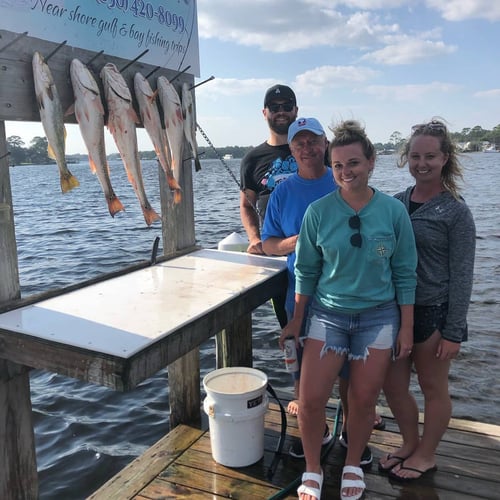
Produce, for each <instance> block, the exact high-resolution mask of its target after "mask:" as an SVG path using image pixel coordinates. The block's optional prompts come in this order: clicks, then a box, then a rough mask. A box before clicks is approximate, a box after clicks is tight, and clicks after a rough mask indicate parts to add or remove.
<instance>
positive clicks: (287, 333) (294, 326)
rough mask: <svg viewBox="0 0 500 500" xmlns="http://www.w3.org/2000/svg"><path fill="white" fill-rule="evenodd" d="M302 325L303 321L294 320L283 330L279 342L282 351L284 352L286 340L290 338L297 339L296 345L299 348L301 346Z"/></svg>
mask: <svg viewBox="0 0 500 500" xmlns="http://www.w3.org/2000/svg"><path fill="white" fill-rule="evenodd" d="M301 325H302V321H298V320H296V319H294V318H292V319H291V320H290V321H289V322H288V323H287V325H286V326H285V328H283V330H281V335H280V338H279V340H278V343H279V346H280V349H281V350H283V343H284V342H285V339H288V338H294V339H295V345H296V347H298V344H299V335H300V327H301Z"/></svg>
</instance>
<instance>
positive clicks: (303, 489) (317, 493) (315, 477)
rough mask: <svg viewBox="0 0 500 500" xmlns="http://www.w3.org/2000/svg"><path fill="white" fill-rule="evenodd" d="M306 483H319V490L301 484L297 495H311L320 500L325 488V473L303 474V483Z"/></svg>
mask: <svg viewBox="0 0 500 500" xmlns="http://www.w3.org/2000/svg"><path fill="white" fill-rule="evenodd" d="M305 481H315V482H316V483H318V487H317V488H313V487H312V486H306V485H305V484H301V485H300V486H299V487H298V489H297V494H298V495H300V494H301V493H302V494H305V495H311V496H312V497H316V498H317V499H318V500H320V498H321V489H322V488H323V471H321V474H316V473H315V472H304V474H302V483H304V482H305Z"/></svg>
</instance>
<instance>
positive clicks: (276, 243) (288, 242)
mask: <svg viewBox="0 0 500 500" xmlns="http://www.w3.org/2000/svg"><path fill="white" fill-rule="evenodd" d="M298 238H299V235H298V234H296V235H295V236H290V237H288V238H277V237H274V236H273V237H271V238H267V240H265V241H264V242H263V243H262V248H263V249H264V252H265V253H266V254H267V255H288V254H291V253H292V252H295V245H296V244H297V239H298Z"/></svg>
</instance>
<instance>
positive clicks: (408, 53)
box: [362, 37, 457, 66]
mask: <svg viewBox="0 0 500 500" xmlns="http://www.w3.org/2000/svg"><path fill="white" fill-rule="evenodd" d="M456 50H457V47H456V46H454V45H446V44H445V43H443V42H442V41H437V42H434V41H432V40H421V39H418V38H408V37H406V38H401V39H400V40H399V41H397V43H393V44H390V45H387V46H386V47H384V48H383V49H380V50H375V51H373V52H370V53H368V54H365V55H364V56H363V57H362V60H365V61H375V62H377V63H379V64H387V65H392V66H394V65H400V64H414V63H416V62H418V61H421V60H425V59H430V58H432V57H435V56H441V55H447V54H451V53H453V52H455V51H456Z"/></svg>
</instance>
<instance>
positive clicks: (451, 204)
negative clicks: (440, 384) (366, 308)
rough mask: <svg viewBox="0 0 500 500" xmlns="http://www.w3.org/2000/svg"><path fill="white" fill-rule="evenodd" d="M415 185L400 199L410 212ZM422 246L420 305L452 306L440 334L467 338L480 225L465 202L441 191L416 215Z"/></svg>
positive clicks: (414, 220) (413, 216) (417, 236)
mask: <svg viewBox="0 0 500 500" xmlns="http://www.w3.org/2000/svg"><path fill="white" fill-rule="evenodd" d="M412 191H413V186H410V187H409V188H407V189H406V191H403V192H401V193H398V194H396V195H395V197H396V198H398V199H399V200H401V201H402V202H403V203H404V204H405V206H406V209H407V210H408V212H409V211H410V210H409V208H410V195H411V193H412ZM410 218H411V222H412V225H413V231H414V233H415V241H416V244H417V253H418V265H417V290H416V295H415V304H416V305H422V306H431V305H439V304H444V303H446V302H447V303H448V313H447V316H446V322H445V326H444V328H443V331H442V332H441V335H442V337H443V338H444V339H446V340H450V341H452V342H463V341H465V340H467V310H468V308H469V302H470V297H471V293H472V281H473V274H474V255H475V250H476V227H475V224H474V219H473V218H472V213H471V211H470V209H469V207H468V206H467V205H466V203H465V201H464V200H463V199H462V200H461V201H458V200H457V199H455V198H454V197H453V196H452V195H451V194H450V193H449V192H442V193H440V194H439V195H438V196H435V197H434V198H432V199H431V200H429V201H428V202H426V203H424V204H423V205H422V206H420V207H419V208H417V210H415V211H414V212H413V213H412V214H411V215H410Z"/></svg>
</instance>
